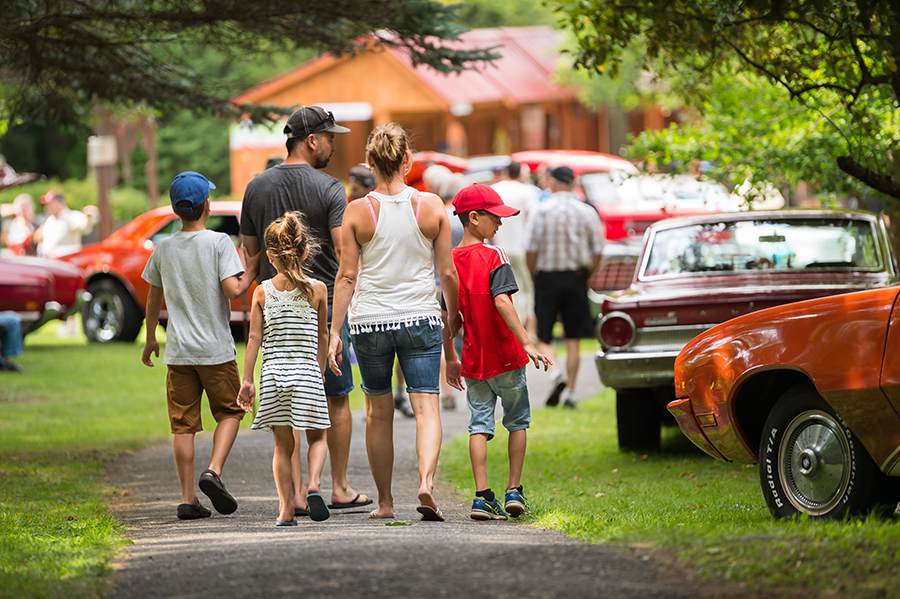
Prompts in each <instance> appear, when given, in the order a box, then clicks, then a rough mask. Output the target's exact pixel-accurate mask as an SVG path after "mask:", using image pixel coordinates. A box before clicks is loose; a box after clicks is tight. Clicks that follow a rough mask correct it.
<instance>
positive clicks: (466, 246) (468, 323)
mask: <svg viewBox="0 0 900 599" xmlns="http://www.w3.org/2000/svg"><path fill="white" fill-rule="evenodd" d="M453 207H454V209H455V211H456V214H457V215H458V216H459V217H460V220H462V223H463V226H464V227H465V233H464V235H463V238H462V241H461V242H460V244H459V245H458V246H457V247H456V249H454V250H453V263H454V264H455V265H456V270H457V271H458V272H459V311H460V314H461V315H462V318H463V350H462V363H460V361H459V358H457V356H456V351H455V350H454V349H453V343H452V341H448V339H447V335H448V329H447V328H445V329H444V332H445V335H444V337H445V339H444V350H445V351H446V352H447V380H448V382H450V384H451V385H453V386H454V387H456V388H457V389H462V388H463V385H462V381H461V380H460V377H465V379H466V385H467V386H468V391H467V393H466V398H467V400H468V403H469V410H470V412H471V419H470V421H469V457H470V459H471V461H472V474H473V475H474V477H475V491H476V492H475V501H474V502H473V503H472V511H471V512H470V514H469V515H470V516H471V517H472V518H474V519H475V520H506V514H505V513H504V511H503V508H502V507H500V502H499V501H498V500H497V498H496V497H494V493H493V491H491V488H490V487H489V486H488V481H487V442H488V441H490V440H491V439H492V438H493V437H494V410H495V408H496V405H497V397H500V400H501V403H502V404H503V426H504V427H506V429H507V430H508V431H509V446H508V452H509V482H508V484H507V485H506V497H505V505H504V507H505V508H506V511H507V512H509V515H510V516H512V517H514V518H515V517H518V516H519V515H521V514H522V513H523V512H525V511H526V510H527V509H528V501H527V500H526V499H525V494H524V493H523V491H522V480H521V479H522V467H523V465H524V463H525V446H526V444H527V433H526V429H527V428H528V426H529V425H530V424H531V407H530V405H529V401H528V387H527V385H526V383H525V366H526V365H527V364H528V361H529V359H530V360H531V361H532V362H534V365H535V367H538V368H540V365H541V364H543V366H544V370H547V368H549V367H551V366H553V362H552V361H551V360H550V358H548V357H547V356H545V355H543V354H540V353H538V352H537V350H536V349H535V347H534V344H532V343H531V340H530V339H529V338H528V334H527V333H526V332H525V328H524V327H523V326H522V323H521V322H520V321H519V317H518V316H517V315H516V309H515V307H514V306H513V303H512V300H511V299H510V297H509V296H510V295H511V294H513V293H515V292H516V291H518V290H519V288H518V286H517V285H516V279H515V276H514V275H513V270H512V267H511V266H510V265H509V260H507V258H506V252H504V251H503V248H500V247H497V246H493V245H487V244H486V243H484V240H485V239H492V238H493V237H494V235H495V234H496V233H497V229H498V228H499V227H500V225H501V222H500V219H501V218H502V217H505V216H515V215H516V214H518V213H519V211H518V210H516V209H515V208H511V207H509V206H507V205H506V204H504V203H503V200H501V199H500V196H499V195H498V194H497V192H496V191H494V190H493V189H491V188H490V187H488V186H486V185H480V184H478V183H475V184H474V185H470V186H468V187H466V188H464V189H463V190H462V191H460V192H459V193H458V194H456V197H455V198H454V199H453Z"/></svg>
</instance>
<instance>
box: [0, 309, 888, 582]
mask: <svg viewBox="0 0 900 599" xmlns="http://www.w3.org/2000/svg"><path fill="white" fill-rule="evenodd" d="M237 349H238V363H239V364H241V365H242V364H243V355H244V346H243V345H242V344H239V345H238V347H237ZM140 350H141V345H140V344H139V343H135V344H116V345H110V346H103V345H89V344H87V342H86V341H85V339H84V338H83V337H81V336H79V337H76V338H71V339H59V338H57V336H56V334H55V324H51V325H49V326H48V327H45V328H44V329H42V330H41V331H39V332H38V333H37V334H35V335H29V336H28V337H27V338H26V343H25V353H24V355H23V356H21V357H20V358H19V359H18V362H19V363H20V364H22V366H23V367H24V368H25V374H23V375H16V374H13V373H3V374H2V375H0V597H3V598H6V597H10V598H12V597H16V598H19V597H73V598H77V597H95V596H98V595H100V594H102V593H103V592H104V591H105V590H106V589H107V585H108V576H107V574H108V573H109V563H110V560H111V559H112V558H113V557H114V556H115V554H116V553H117V552H118V551H119V549H120V548H121V547H122V545H123V544H125V543H126V542H127V541H125V539H124V537H123V531H122V529H121V527H120V525H119V524H118V523H117V522H116V521H115V519H114V518H112V517H111V516H110V515H109V513H108V510H107V506H108V505H109V503H110V502H111V501H112V499H113V498H114V496H115V494H116V492H117V490H116V489H114V488H111V487H109V486H108V483H107V482H106V481H105V478H104V465H105V464H106V463H107V462H108V460H110V459H114V458H115V457H118V456H120V455H122V453H123V452H127V451H131V450H134V449H138V448H140V447H144V446H146V445H148V444H150V443H152V442H154V441H158V440H168V439H169V438H170V435H169V428H168V419H167V417H166V409H165V390H164V380H165V367H164V366H162V364H161V363H160V361H158V362H157V367H156V368H152V369H151V368H147V367H145V366H143V365H142V364H141V363H140ZM585 350H586V351H587V349H585ZM356 380H357V381H358V380H359V379H358V377H357V378H356ZM351 405H353V406H354V408H357V407H359V406H361V405H362V394H361V392H360V391H359V390H358V389H357V390H356V391H354V393H353V394H352V395H351ZM204 418H205V419H206V422H205V425H206V427H207V429H209V428H211V424H212V421H211V417H210V416H209V415H208V414H204ZM614 423H615V414H614V399H613V396H612V394H611V393H610V392H605V393H603V394H601V395H600V396H598V397H596V398H593V399H590V400H586V401H584V402H582V404H581V409H579V410H578V411H569V410H548V409H538V410H535V412H534V415H533V423H532V428H531V430H530V431H529V448H528V457H527V459H526V466H525V478H524V483H525V487H526V492H527V493H528V495H529V497H530V499H531V501H532V504H533V514H532V515H531V516H529V517H528V518H527V519H528V520H529V521H530V522H532V523H534V524H537V525H539V526H545V527H550V528H555V529H558V530H561V531H563V532H565V533H567V534H570V535H572V536H574V537H577V538H579V539H583V540H585V541H587V542H591V543H597V542H612V543H615V544H618V545H619V546H622V547H624V548H637V549H638V550H640V551H642V552H654V551H655V552H658V553H657V555H665V556H670V555H671V556H674V559H675V563H676V564H678V565H680V566H682V567H684V568H687V569H688V570H690V571H692V572H696V573H697V574H698V575H700V576H702V577H705V578H708V579H710V580H712V581H715V582H719V581H721V582H727V583H729V584H732V585H737V587H738V588H741V589H746V590H749V591H750V592H752V593H758V594H760V595H762V594H764V593H773V594H774V593H781V594H793V595H800V596H808V597H814V596H815V597H818V596H821V595H824V596H829V595H841V596H847V597H851V596H852V597H898V596H900V591H898V589H900V584H898V583H900V574H898V573H897V568H896V558H897V553H898V550H900V528H898V526H897V524H898V522H897V519H896V518H894V519H892V520H878V519H869V520H854V521H850V522H811V521H800V522H776V521H774V520H772V518H771V516H770V515H769V512H768V510H767V509H766V507H765V504H764V502H763V498H762V497H761V496H760V492H759V482H758V479H757V474H756V469H755V467H746V466H745V465H742V464H724V463H721V462H715V461H713V460H712V459H710V458H708V457H707V456H706V455H705V454H703V453H701V452H699V450H696V449H695V448H693V446H692V445H691V444H690V443H689V442H688V441H687V440H686V439H685V438H684V437H683V436H682V435H681V433H679V432H678V431H677V430H674V429H672V430H666V431H664V433H665V434H664V451H663V452H662V453H658V454H649V455H647V456H646V458H645V457H644V456H642V455H635V454H631V453H620V452H619V451H618V449H617V445H616V435H615V424H614ZM249 424H250V419H249V418H247V419H245V421H244V426H245V427H248V426H249ZM505 445H506V436H505V434H504V433H503V429H502V427H498V434H497V438H496V439H495V440H494V441H492V442H491V443H490V445H489V451H490V454H489V455H490V466H489V473H490V474H491V478H490V480H491V483H492V485H493V487H494V488H495V489H497V488H500V487H502V486H504V484H505V482H506V480H505V479H506V475H507V473H506V466H505V453H506V452H505ZM440 475H441V477H442V478H445V479H448V480H450V481H451V482H453V483H455V484H456V485H457V486H458V487H459V488H460V489H461V490H463V491H464V492H465V493H467V494H469V493H472V492H473V491H474V489H472V482H471V472H470V467H469V460H468V453H467V444H466V439H465V435H463V436H462V437H460V438H458V439H455V440H454V441H453V442H452V443H451V444H450V446H449V447H447V448H446V449H445V450H444V451H443V452H442V456H441V464H440Z"/></svg>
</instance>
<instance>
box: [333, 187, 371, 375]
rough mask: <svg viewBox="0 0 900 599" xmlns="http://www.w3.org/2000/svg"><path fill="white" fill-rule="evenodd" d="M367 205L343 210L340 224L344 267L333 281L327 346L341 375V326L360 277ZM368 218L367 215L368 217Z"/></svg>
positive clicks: (342, 266)
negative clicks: (360, 229)
mask: <svg viewBox="0 0 900 599" xmlns="http://www.w3.org/2000/svg"><path fill="white" fill-rule="evenodd" d="M363 208H365V203H364V202H351V203H350V204H349V205H348V206H347V209H346V210H345V211H344V222H343V223H342V224H341V265H340V268H339V269H338V274H337V276H336V277H335V279H334V303H333V305H332V308H331V339H330V341H329V343H328V366H329V367H330V368H331V371H332V372H333V373H335V374H336V375H338V376H340V375H341V369H340V366H341V364H340V363H339V362H338V359H340V356H341V352H342V351H343V347H342V344H341V326H342V325H343V324H344V318H346V316H347V308H348V307H349V306H350V298H351V297H353V290H354V289H355V288H356V277H357V275H358V274H359V254H360V249H361V248H360V245H359V242H358V241H357V239H356V230H357V227H358V224H359V219H360V215H361V214H363V212H362V209H363ZM366 215H368V214H366Z"/></svg>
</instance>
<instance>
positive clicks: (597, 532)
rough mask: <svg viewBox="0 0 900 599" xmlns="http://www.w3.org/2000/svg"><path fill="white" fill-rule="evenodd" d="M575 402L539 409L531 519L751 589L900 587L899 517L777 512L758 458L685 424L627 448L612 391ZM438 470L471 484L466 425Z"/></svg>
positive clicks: (494, 471)
mask: <svg viewBox="0 0 900 599" xmlns="http://www.w3.org/2000/svg"><path fill="white" fill-rule="evenodd" d="M580 406H581V407H580V409H579V410H577V411H571V410H561V409H548V408H542V409H537V410H535V411H534V412H533V415H532V427H531V429H530V430H529V437H528V453H527V456H526V461H525V475H524V477H523V483H524V485H525V491H526V494H527V495H528V497H529V499H530V501H531V504H532V514H531V516H528V517H527V519H528V520H529V521H530V522H532V523H534V524H536V525H538V526H543V527H547V528H553V529H556V530H560V531H562V532H564V533H566V534H569V535H571V536H573V537H576V538H578V539H582V540H584V541H587V542H590V543H600V542H612V543H616V544H620V545H622V546H626V547H629V548H632V549H635V550H640V551H642V552H653V551H656V552H657V554H658V555H660V556H661V558H662V556H665V559H666V560H668V559H670V557H669V556H673V555H674V556H675V557H674V559H675V563H676V564H677V565H678V566H681V567H684V568H686V569H688V570H691V571H694V572H695V573H696V574H697V575H699V576H701V577H703V578H707V579H709V580H711V581H714V582H716V583H718V582H724V583H727V584H731V585H735V588H740V589H745V590H749V591H751V592H753V593H760V596H763V594H764V593H773V594H785V595H801V596H808V597H820V596H830V595H832V594H835V593H838V591H839V593H838V594H840V595H842V596H847V597H898V596H900V572H898V568H897V567H896V558H897V556H898V552H900V527H898V518H897V517H894V518H891V519H887V520H879V519H877V518H871V519H861V520H853V521H849V522H819V521H810V520H801V521H796V522H795V521H787V522H785V521H775V520H773V519H772V517H771V515H770V514H769V511H768V509H767V508H766V506H765V502H764V500H763V498H762V496H761V494H760V486H759V479H758V475H757V469H756V466H755V465H747V464H726V463H723V462H717V461H715V460H713V459H711V458H709V457H707V456H706V454H704V453H702V452H700V451H699V450H697V449H696V448H694V447H693V445H692V444H691V443H690V442H689V441H688V440H687V439H686V438H685V437H684V436H683V435H682V434H681V433H680V432H679V431H678V429H677V428H676V429H665V430H664V431H663V433H664V436H663V451H662V452H660V453H651V454H648V455H638V454H634V453H620V452H619V451H618V446H617V441H616V431H615V398H614V394H613V393H612V391H609V390H607V391H604V392H603V393H601V394H600V395H599V396H597V397H595V398H592V399H590V400H586V401H584V402H582V403H581V404H580ZM506 440H507V436H506V434H505V430H503V428H502V426H500V425H499V423H498V430H497V436H496V438H495V439H494V440H493V441H491V442H490V444H489V446H488V458H489V459H488V462H489V463H488V473H489V481H490V484H491V486H492V488H493V489H494V491H495V492H496V491H497V490H498V489H499V490H500V491H502V490H503V488H504V486H505V484H506V477H507V475H508V469H507V465H506ZM439 475H440V476H441V478H444V479H446V480H449V481H451V482H452V483H454V484H455V485H456V487H457V488H458V489H460V490H461V491H463V492H464V493H466V494H473V493H474V487H473V482H472V475H471V469H470V465H469V458H468V448H467V440H466V439H465V436H463V437H460V438H457V439H454V440H453V442H452V443H451V444H450V446H449V447H447V448H445V449H444V450H443V451H442V452H441V462H440V471H439Z"/></svg>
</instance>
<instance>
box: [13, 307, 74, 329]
mask: <svg viewBox="0 0 900 599" xmlns="http://www.w3.org/2000/svg"><path fill="white" fill-rule="evenodd" d="M64 311H65V307H64V306H63V305H62V304H60V303H59V302H53V301H50V302H47V303H46V304H44V311H43V312H41V315H40V317H39V318H38V319H37V320H35V321H34V322H32V323H31V324H30V325H29V326H28V328H27V329H26V330H23V331H22V334H23V335H27V334H28V333H31V332H32V331H36V330H38V329H39V328H41V327H42V326H44V325H45V324H47V323H48V322H50V321H51V320H53V319H54V318H56V317H57V316H59V315H60V314H61V313H63V312H64Z"/></svg>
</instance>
